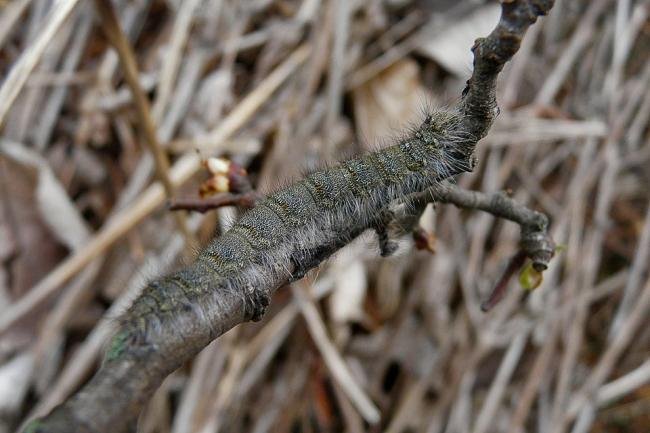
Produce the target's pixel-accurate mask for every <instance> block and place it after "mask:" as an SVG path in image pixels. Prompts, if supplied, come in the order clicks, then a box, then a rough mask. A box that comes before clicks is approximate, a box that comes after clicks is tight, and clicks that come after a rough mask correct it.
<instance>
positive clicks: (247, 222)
mask: <svg viewBox="0 0 650 433" xmlns="http://www.w3.org/2000/svg"><path fill="white" fill-rule="evenodd" d="M456 118H457V115H456V114H455V113H453V112H446V111H442V112H438V113H436V114H434V115H432V116H428V117H427V119H426V120H425V122H424V123H423V124H422V125H421V126H420V127H418V128H415V129H413V130H412V131H411V133H410V134H409V136H408V137H406V138H404V139H402V140H400V141H399V142H398V144H395V145H393V146H391V147H387V148H385V149H382V150H379V151H377V152H372V153H369V154H366V155H363V156H361V157H359V158H355V159H350V160H348V161H344V162H342V163H341V164H339V165H337V166H334V167H331V168H328V169H324V170H320V171H317V172H314V173H312V174H310V175H308V176H307V177H306V178H304V179H302V180H301V181H298V182H296V183H294V184H292V185H290V186H288V187H286V188H284V189H281V190H278V191H276V192H274V193H272V194H271V195H269V196H268V197H267V198H266V199H264V200H262V201H261V202H260V203H258V204H257V205H256V206H255V207H254V208H253V209H251V210H249V211H248V212H246V213H245V214H244V215H243V216H242V217H241V218H240V219H239V221H238V222H236V223H235V224H234V226H233V227H232V228H231V229H230V230H229V231H228V232H226V233H225V234H224V235H222V236H221V237H219V238H217V239H215V240H214V241H213V242H212V243H211V244H210V245H209V246H208V247H207V248H206V249H205V250H204V251H203V252H202V253H201V254H200V255H199V257H198V259H197V260H196V262H195V263H194V264H192V265H190V266H188V267H186V268H185V269H183V270H181V271H179V272H177V273H175V274H173V275H170V276H168V277H164V278H162V279H160V280H158V281H154V282H152V283H150V284H149V285H148V286H147V287H146V288H145V290H144V292H143V294H142V295H141V296H140V297H139V298H138V299H136V301H135V302H134V304H133V306H132V307H131V308H130V310H129V311H128V312H127V313H126V314H125V315H124V317H123V319H122V323H121V327H120V329H119V331H118V336H119V338H120V341H123V340H125V339H126V340H128V341H130V343H129V344H127V346H125V348H124V351H121V352H120V353H126V354H128V353H132V354H134V355H136V356H139V355H137V353H148V352H149V350H150V349H155V351H156V353H157V356H161V355H162V356H168V357H170V358H171V359H175V358H176V357H178V358H179V359H181V357H180V356H179V355H178V353H179V352H182V353H185V355H184V356H185V358H186V356H187V352H188V350H189V351H190V352H192V353H195V352H198V351H199V350H200V349H201V348H203V347H204V346H205V345H207V344H208V343H209V342H210V341H212V340H213V339H214V338H216V337H218V336H219V335H220V334H221V333H223V332H225V331H226V330H227V329H229V326H234V324H236V323H239V322H241V321H243V320H244V319H254V320H257V319H259V318H260V317H261V316H262V314H263V313H264V310H265V308H266V306H267V305H268V303H269V299H270V295H271V293H270V292H268V291H267V289H263V288H264V287H271V286H272V287H275V288H277V287H279V286H281V285H282V284H285V283H286V282H287V281H292V280H295V279H299V278H301V277H302V276H304V274H305V273H306V272H307V271H308V270H309V269H311V268H313V267H315V266H317V265H318V264H319V263H320V262H321V261H323V260H325V259H326V258H327V256H328V255H329V254H331V252H332V251H334V250H336V249H337V247H340V246H343V245H345V244H346V243H348V242H349V241H350V240H352V239H353V238H354V237H356V236H358V235H359V234H361V233H362V232H363V231H365V230H366V229H369V228H375V229H377V231H378V234H379V235H380V240H381V242H380V243H381V246H382V254H384V253H385V254H388V253H390V250H391V249H392V247H391V244H390V242H389V240H388V239H386V238H385V233H383V232H382V231H381V227H382V226H385V218H386V212H387V207H388V206H389V205H390V204H391V203H392V202H394V201H395V200H400V199H404V198H405V197H406V196H408V195H409V194H412V193H415V192H420V191H423V190H425V189H426V188H428V187H430V186H433V185H434V184H435V183H436V182H437V181H438V180H439V179H441V178H443V177H446V174H447V173H448V170H449V167H451V166H452V165H453V161H450V160H449V157H448V156H447V153H446V152H445V149H447V148H448V147H453V146H450V145H452V144H455V143H451V142H450V137H452V138H451V139H452V140H453V137H456V136H457V135H455V134H454V133H453V131H454V127H455V125H456ZM222 302H230V303H232V302H237V303H238V307H237V308H228V309H224V308H220V305H219V304H220V303H222ZM224 310H228V311H231V312H233V313H231V314H232V315H233V316H232V317H231V318H224V317H222V316H220V314H223V313H222V311H224ZM229 323H232V325H229ZM216 324H219V326H221V328H215V326H217V325H216ZM125 336H126V338H125ZM190 336H191V338H190ZM116 338H117V337H116Z"/></svg>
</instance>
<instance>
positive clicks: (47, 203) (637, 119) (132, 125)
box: [0, 0, 650, 433]
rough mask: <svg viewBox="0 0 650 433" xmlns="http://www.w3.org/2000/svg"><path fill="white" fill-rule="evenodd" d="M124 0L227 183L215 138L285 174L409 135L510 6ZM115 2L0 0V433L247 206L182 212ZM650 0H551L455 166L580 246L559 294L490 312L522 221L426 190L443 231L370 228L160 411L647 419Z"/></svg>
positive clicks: (405, 425)
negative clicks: (172, 203)
mask: <svg viewBox="0 0 650 433" xmlns="http://www.w3.org/2000/svg"><path fill="white" fill-rule="evenodd" d="M113 4H114V5H115V10H116V12H117V13H118V15H119V19H120V22H121V26H122V28H123V29H124V32H125V33H126V36H127V37H128V40H129V41H130V45H131V47H132V49H133V51H134V52H135V57H136V60H137V65H138V68H139V75H138V77H137V79H138V81H139V86H140V89H141V90H142V91H144V93H145V94H146V95H147V97H148V99H149V100H150V102H151V113H150V114H151V115H150V118H151V119H152V121H153V124H154V126H155V132H156V134H157V140H158V141H159V142H160V145H161V147H162V149H163V152H164V153H165V154H166V155H168V157H169V158H170V160H171V168H170V169H169V171H168V173H167V175H168V177H169V179H170V181H171V183H172V184H173V186H174V187H175V190H174V191H173V193H172V195H173V197H174V198H188V197H189V198H191V197H197V195H198V189H199V186H200V184H201V183H202V182H204V181H206V179H209V178H210V176H211V174H210V173H209V171H208V170H207V169H206V168H205V167H203V166H202V165H200V164H199V163H197V162H196V161H197V160H199V159H198V158H197V155H200V156H201V157H202V158H207V157H208V156H222V157H224V158H227V159H230V160H232V161H235V162H237V163H238V164H240V165H242V166H243V167H245V168H246V169H247V171H248V174H249V178H250V180H251V181H252V183H253V185H254V187H255V188H256V189H258V190H259V191H270V190H273V189H274V188H276V187H278V186H281V185H284V184H286V182H288V181H290V180H291V179H295V178H296V177H299V176H301V173H303V172H304V170H305V169H306V168H309V167H318V166H322V165H323V164H325V163H326V162H328V161H333V160H336V159H340V158H342V157H345V156H348V155H355V154H358V153H361V152H364V151H368V150H371V149H374V148H377V147H378V146H384V145H388V144H391V143H393V142H394V141H395V138H394V137H396V136H398V135H399V133H400V130H401V129H402V128H404V127H405V126H407V125H409V124H413V123H414V122H418V121H421V119H422V117H423V116H422V113H423V112H426V110H427V109H431V108H435V107H445V106H452V105H453V104H454V103H455V102H456V101H457V100H458V98H459V97H460V93H461V91H462V89H463V87H464V84H465V81H466V80H467V78H469V75H470V73H471V62H472V57H471V52H470V48H471V46H472V44H473V41H474V39H475V38H476V37H479V36H484V35H487V34H488V33H489V32H490V31H491V29H492V28H493V27H494V25H495V24H496V22H497V20H498V15H499V5H498V3H497V2H491V1H479V0H456V1H447V0H440V1H435V0H430V1H415V0H413V1H411V0H368V1H360V0H356V1H352V0H350V1H348V0H330V1H326V0H251V1H230V0H186V1H180V0H167V1H163V0H133V1H114V2H113ZM93 6H94V3H93V2H90V1H76V0H61V1H56V2H55V1H51V0H12V1H0V74H2V77H3V78H2V82H3V84H2V85H1V86H2V87H1V89H0V94H1V95H2V96H3V98H0V119H1V120H0V125H1V127H2V131H1V134H2V136H1V141H0V197H1V199H0V432H10V431H14V430H15V429H16V428H18V426H20V425H21V423H22V422H24V421H25V420H26V419H29V418H31V417H33V416H35V415H37V414H43V413H45V412H47V411H49V410H50V409H51V408H52V407H53V406H54V405H56V404H58V403H60V402H61V401H62V400H63V399H64V398H66V397H67V396H69V395H70V394H71V393H73V392H74V391H75V390H77V389H78V388H79V387H80V386H81V385H82V384H83V383H84V382H85V381H86V380H87V379H88V378H89V377H90V376H91V375H92V373H93V372H94V371H95V370H96V368H97V366H98V363H99V361H100V358H101V353H102V350H103V345H104V344H105V342H106V339H107V336H108V335H110V332H111V324H112V321H114V319H115V317H117V315H118V314H119V313H120V312H121V311H123V310H124V309H125V308H126V307H128V305H129V303H130V302H131V301H132V300H133V299H134V298H135V297H136V296H137V293H138V291H139V290H140V289H141V288H142V286H143V284H144V283H145V282H146V281H147V280H149V279H151V278H155V277H156V276H159V275H161V274H164V273H167V272H170V271H171V270H173V269H177V268H178V267H179V266H181V265H182V263H183V262H184V261H186V260H188V257H191V256H192V254H193V251H194V250H193V248H192V247H188V246H187V239H190V238H192V237H194V238H195V239H196V240H198V243H199V244H200V245H205V244H206V243H207V242H209V240H210V239H211V238H212V237H213V236H214V235H215V234H218V233H219V232H221V231H222V230H224V229H225V228H227V227H228V225H229V224H231V222H232V220H233V219H234V218H236V217H237V213H238V211H237V209H236V208H234V207H225V208H221V209H219V210H217V211H212V212H208V213H206V214H198V213H180V214H177V216H176V218H173V217H172V214H173V213H172V212H171V211H169V210H168V209H167V206H166V205H165V203H166V201H167V199H168V198H169V197H166V195H165V193H164V191H163V189H162V188H160V187H159V186H157V185H154V182H155V164H154V158H152V156H151V152H150V151H149V150H148V147H147V145H146V141H147V140H146V136H145V135H143V132H144V130H143V125H142V122H141V117H140V116H141V115H142V112H141V110H139V108H138V104H136V103H134V102H136V101H134V99H133V97H132V95H133V94H132V92H131V91H130V90H129V87H128V86H127V83H126V81H125V74H124V69H123V68H122V67H121V66H120V63H119V61H118V56H117V54H116V52H115V50H114V49H112V48H111V45H110V44H109V43H108V40H107V38H106V36H105V34H104V33H103V32H102V30H101V27H100V25H99V21H98V19H97V17H96V15H95V12H94V7H93ZM649 14H650V4H649V3H648V2H646V1H643V0H637V1H634V0H618V1H614V0H593V1H587V0H574V1H569V0H556V5H555V7H554V8H553V10H552V12H551V14H550V15H549V16H548V17H545V18H543V19H541V20H540V21H539V22H538V23H537V24H536V25H534V26H533V27H532V28H531V29H530V31H529V32H528V33H527V35H526V37H525V39H524V43H523V46H522V47H521V49H520V51H519V52H518V53H517V54H516V56H515V58H514V61H512V62H511V63H509V64H508V65H507V66H506V68H505V70H504V71H503V73H502V74H501V77H500V84H499V92H498V100H499V104H500V107H501V114H500V116H499V117H498V119H497V121H496V123H495V125H494V127H493V128H492V130H491V131H490V134H489V135H488V136H487V137H486V138H485V139H484V140H482V141H481V142H480V144H479V146H478V147H477V152H478V161H479V164H478V167H477V169H476V170H475V172H474V173H470V174H465V175H463V176H461V177H459V178H458V179H457V183H458V184H459V185H461V186H463V187H466V188H470V189H476V190H480V191H484V192H496V191H500V190H507V191H509V192H510V193H511V194H512V196H513V197H514V198H516V199H517V200H519V201H520V202H522V203H525V204H526V205H527V206H529V207H531V208H533V209H536V210H539V211H541V212H544V213H545V214H546V215H548V216H549V218H550V220H551V229H550V230H551V233H552V235H553V237H554V239H555V241H556V243H557V244H558V245H560V246H561V248H560V250H561V251H560V252H559V253H558V254H557V255H556V257H555V258H554V259H553V260H552V262H551V266H550V268H549V269H548V270H547V271H546V272H545V273H544V279H543V282H542V283H541V285H540V286H539V287H538V288H537V289H535V290H534V291H532V292H530V291H526V290H524V289H523V288H522V287H521V286H520V284H519V283H518V281H517V278H514V279H513V280H512V281H511V282H510V285H509V291H508V295H507V296H506V298H505V299H504V300H503V301H502V302H501V303H500V304H499V305H498V306H497V307H496V308H495V309H494V310H492V311H490V312H489V313H482V312H481V311H480V308H479V306H480V303H481V301H482V300H484V299H485V298H486V296H487V295H488V293H489V292H490V291H491V289H492V288H493V287H494V284H495V282H496V281H497V280H498V279H499V276H500V275H501V273H502V272H503V270H504V268H505V266H506V265H507V263H508V260H509V259H510V257H512V255H513V254H514V253H515V252H516V250H517V243H518V240H519V228H518V227H517V226H516V225H515V224H513V223H510V222H506V221H503V220H499V219H496V218H494V217H492V216H491V215H488V214H485V213H481V212H479V211H466V210H459V209H457V208H455V207H454V206H451V205H437V206H435V208H434V207H432V206H430V208H428V209H427V211H426V212H425V213H424V214H423V216H422V219H421V221H420V225H421V228H422V230H423V231H424V232H425V233H426V238H427V241H428V249H423V250H418V249H416V248H415V247H414V246H413V242H412V241H411V240H410V239H409V237H406V238H405V239H404V240H403V242H402V244H403V245H402V246H401V248H400V251H399V252H398V253H397V254H396V255H395V256H393V257H390V258H386V259H382V258H380V257H379V253H378V248H377V245H376V241H375V239H374V237H373V236H362V238H361V239H358V240H357V241H355V242H354V243H353V244H351V245H349V246H348V247H346V248H345V249H344V250H342V251H341V252H339V253H338V254H337V255H336V256H335V257H334V258H332V259H330V260H329V261H327V262H326V263H325V264H323V265H322V266H321V267H320V268H319V269H318V270H316V271H313V272H312V273H310V274H309V275H308V277H307V278H306V279H304V280H302V281H300V282H298V283H295V284H294V285H293V287H292V289H291V290H289V289H287V288H284V289H281V290H279V291H278V292H277V293H276V294H275V296H274V297H273V301H272V305H271V307H270V308H269V311H268V312H267V314H266V316H265V317H264V319H263V320H262V321H261V322H258V323H247V324H244V325H241V326H238V327H236V328H235V329H233V330H232V331H230V332H229V333H227V334H226V335H224V336H223V337H221V338H220V339H218V340H217V341H215V342H214V343H213V344H211V345H210V346H209V347H207V348H206V349H205V350H204V351H203V352H202V353H201V354H200V355H199V356H198V357H197V358H196V359H194V360H193V361H192V362H189V363H187V365H185V366H184V367H183V368H181V369H179V370H178V371H176V372H175V373H174V374H172V375H171V376H170V377H169V378H168V379H167V380H166V381H165V382H164V384H163V386H162V387H161V388H160V389H159V390H158V392H157V393H156V395H155V396H154V398H153V399H152V400H151V402H150V403H149V405H148V407H147V409H146V410H145V412H144V413H143V415H142V417H141V419H140V426H139V429H140V431H142V432H173V433H191V432H206V433H207V432H249V431H250V432H256V433H262V432H296V433H298V432H305V433H306V432H339V431H342V432H343V431H344V432H351V433H357V432H366V431H368V432H379V431H382V432H391V433H399V432H427V433H435V432H441V433H442V432H446V433H454V432H473V433H487V432H508V433H516V432H576V433H578V432H587V431H593V432H621V433H624V432H647V431H650V430H649V429H650V326H649V325H650V309H649V308H650V307H649V305H650V282H649V272H650V257H649V256H650V208H649V200H650V188H648V185H649V184H650V130H649V127H648V126H649V119H650V91H649V90H648V89H649V88H650V61H649V58H650V20H649ZM12 68H13V69H12ZM10 71H11V72H10ZM152 185H153V186H152ZM167 195H169V194H167ZM183 225H184V226H185V227H187V230H186V233H185V234H184V235H183V234H182V230H179V227H181V226H183ZM188 233H189V234H188Z"/></svg>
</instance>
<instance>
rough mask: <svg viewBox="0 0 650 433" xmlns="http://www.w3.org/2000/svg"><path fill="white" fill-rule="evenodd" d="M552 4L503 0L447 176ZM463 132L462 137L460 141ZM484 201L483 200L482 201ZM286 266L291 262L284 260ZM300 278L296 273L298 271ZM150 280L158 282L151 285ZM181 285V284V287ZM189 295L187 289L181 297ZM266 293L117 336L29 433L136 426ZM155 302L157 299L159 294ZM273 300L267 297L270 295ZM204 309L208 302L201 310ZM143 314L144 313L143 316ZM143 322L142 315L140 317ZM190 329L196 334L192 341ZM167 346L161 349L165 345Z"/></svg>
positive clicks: (478, 54) (483, 47)
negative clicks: (179, 374) (168, 328)
mask: <svg viewBox="0 0 650 433" xmlns="http://www.w3.org/2000/svg"><path fill="white" fill-rule="evenodd" d="M552 4H553V1H550V0H549V1H538V0H507V1H504V2H503V4H502V16H501V19H500V21H499V24H498V25H497V27H496V29H495V30H494V31H493V32H492V33H491V34H490V35H489V36H488V37H487V38H485V39H479V40H478V41H477V42H476V44H475V46H474V49H473V51H474V56H475V61H474V72H473V74H472V77H471V78H470V80H469V81H468V83H467V87H466V89H465V91H464V93H463V98H462V99H461V101H460V103H459V105H458V107H457V108H458V111H459V112H460V113H461V116H462V118H461V119H460V122H458V124H457V125H455V127H454V129H453V130H451V131H450V134H453V139H452V138H451V137H449V140H447V142H448V143H454V145H453V146H452V145H451V144H450V145H449V148H445V149H443V152H445V157H447V156H448V157H449V158H451V160H453V161H454V164H453V165H454V167H453V168H452V170H450V171H448V172H445V173H444V176H443V174H440V176H441V178H440V179H439V180H440V181H442V180H444V177H449V176H452V175H454V174H459V173H462V172H464V171H468V170H469V169H471V167H472V163H471V162H472V155H473V152H474V148H475V146H476V143H477V141H478V140H479V139H481V138H482V137H484V136H485V134H486V133H487V131H488V130H489V128H490V127H491V125H492V122H493V120H494V118H495V116H496V114H497V110H496V99H495V95H496V91H495V85H496V79H497V76H498V74H499V72H500V71H501V69H502V68H503V65H504V63H505V62H507V61H508V60H510V58H511V57H512V56H513V55H514V53H515V52H516V51H517V49H518V48H519V44H520V42H521V39H522V37H523V35H524V33H525V31H526V30H527V28H528V27H529V26H530V25H531V24H532V23H534V22H535V20H536V18H537V16H539V15H543V14H545V13H546V12H548V10H549V9H550V8H551V6H552ZM459 137H461V139H460V140H459V139H458V138H459ZM480 203H481V200H478V201H476V204H477V205H478V204H480ZM500 209H501V210H502V211H503V213H504V215H510V216H513V217H517V218H518V217H519V216H521V215H520V213H519V212H517V210H518V209H517V208H512V207H511V208H508V207H507V206H501V207H500ZM367 228H369V227H362V226H361V225H358V226H353V228H351V229H350V230H349V232H347V233H345V236H344V237H343V238H342V239H337V241H336V243H335V244H334V245H323V246H322V247H318V248H314V249H313V250H310V251H308V252H307V253H306V254H305V257H301V259H303V261H304V263H300V262H298V263H294V264H293V267H294V268H295V269H294V271H296V270H297V271H298V272H297V273H296V274H299V272H300V271H301V270H303V269H310V268H311V267H313V266H315V265H317V264H318V263H320V262H321V261H322V260H324V259H326V258H327V257H329V255H331V254H332V253H333V252H334V251H336V250H338V249H339V248H341V247H343V246H344V245H345V244H346V243H347V241H348V240H349V239H352V238H354V237H356V236H358V235H359V234H361V232H363V231H364V230H365V229H367ZM283 265H287V264H283ZM294 275H295V274H294ZM284 278H285V277H283V276H280V274H274V276H273V278H269V280H268V281H264V284H262V285H263V286H265V287H255V288H254V289H255V290H254V291H253V292H252V293H253V295H254V294H262V293H266V294H270V293H272V292H273V291H274V290H275V289H276V288H277V287H279V286H281V285H282V282H283V281H280V280H281V279H284ZM151 284H156V282H152V283H151ZM177 289H178V290H180V288H178V287H177ZM182 295H183V296H185V295H187V294H182ZM265 300H266V298H263V297H260V298H259V299H257V298H253V297H252V295H251V294H250V293H243V292H241V291H237V290H224V291H221V292H219V300H218V303H216V304H214V305H212V306H211V308H212V310H211V311H207V312H205V313H206V314H208V313H209V317H210V321H209V323H210V329H204V326H201V325H202V324H197V323H195V321H189V319H188V320H187V321H186V319H185V317H189V316H182V317H174V318H173V320H177V322H175V325H177V329H178V330H180V329H185V328H187V329H188V330H189V331H187V332H175V333H172V334H169V335H166V336H165V337H166V338H167V340H165V341H164V342H163V341H162V340H159V341H157V342H156V343H152V344H148V345H142V344H138V342H137V341H135V342H134V341H131V340H129V334H128V333H127V334H118V335H116V337H115V338H114V339H113V342H112V346H111V348H110V349H109V352H108V354H107V356H106V358H105V360H104V363H103V364H102V366H101V368H100V370H99V371H98V372H97V374H96V375H95V376H94V377H93V378H92V379H91V381H90V382H89V383H88V384H87V385H86V386H85V387H84V388H83V389H82V390H81V391H80V392H79V393H77V394H76V395H75V396H73V397H72V398H70V399H69V400H68V401H67V402H65V403H64V404H63V405H61V406H60V407H59V408H57V409H55V410H54V411H53V413H52V414H51V415H49V416H47V417H46V418H44V419H43V420H38V421H35V422H33V423H31V424H30V425H29V426H28V427H27V429H26V431H28V432H30V433H36V432H39V433H51V432H69V431H77V432H86V431H88V432H108V431H110V432H120V431H125V430H127V429H128V428H129V427H130V426H132V425H133V421H134V419H135V417H137V415H138V413H139V412H140V410H141V408H142V407H143V405H144V404H145V403H146V402H147V400H148V399H149V397H150V395H151V394H152V393H153V391H154V390H155V389H156V388H157V387H158V386H159V385H160V383H161V382H162V380H163V379H164V378H165V377H166V376H167V375H168V374H169V373H171V372H172V371H173V370H175V369H176V368H177V367H178V366H179V365H181V364H182V363H183V362H185V361H187V360H188V359H190V358H191V357H193V356H194V355H195V354H196V353H198V352H199V351H200V350H201V349H202V348H203V347H204V346H205V345H207V344H208V343H209V342H210V341H211V340H213V339H215V338H217V337H218V336H220V335H221V334H223V333H224V332H226V331H227V330H229V329H230V328H232V327H233V326H235V325H237V324H239V323H241V322H243V321H245V320H249V319H250V318H251V317H256V316H255V311H257V310H256V309H257V308H259V307H260V306H263V303H264V302H265ZM152 301H155V299H152ZM266 302H268V300H266ZM199 308H203V306H201V307H199ZM140 318H141V317H140ZM136 320H137V316H136ZM188 332H191V333H193V334H192V339H187V335H188V334H187V333H188ZM163 343H164V346H165V352H164V353H161V352H160V351H161V349H160V347H159V346H158V344H160V345H163Z"/></svg>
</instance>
